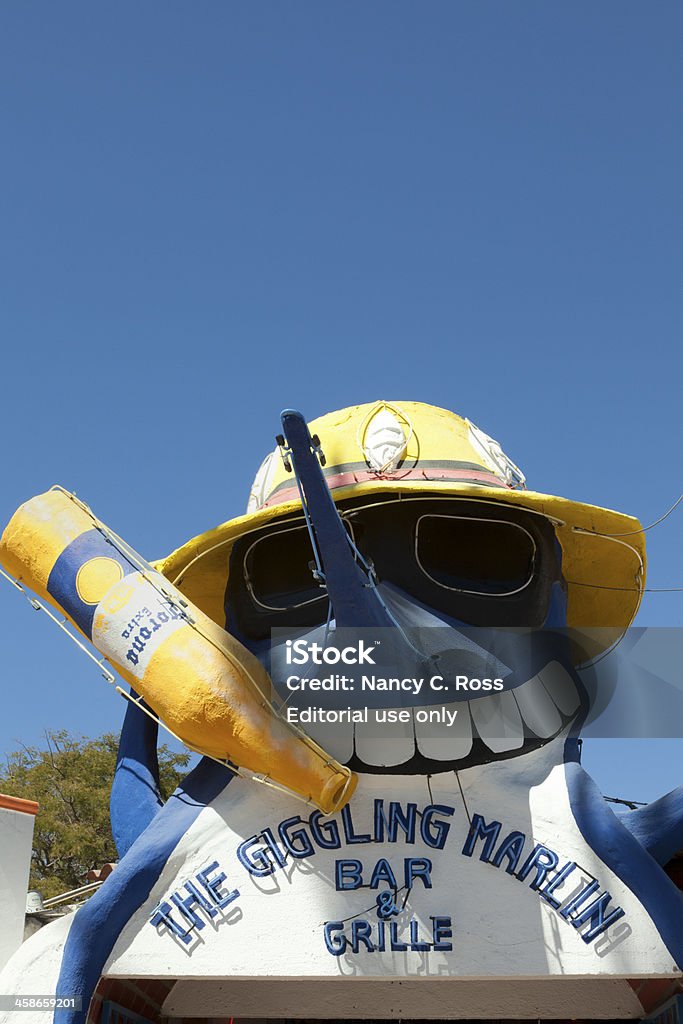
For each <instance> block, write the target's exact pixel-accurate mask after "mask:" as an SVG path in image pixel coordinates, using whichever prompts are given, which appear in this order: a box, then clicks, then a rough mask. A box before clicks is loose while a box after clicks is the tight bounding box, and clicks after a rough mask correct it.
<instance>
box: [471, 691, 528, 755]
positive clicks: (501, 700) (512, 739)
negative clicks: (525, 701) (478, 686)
mask: <svg viewBox="0 0 683 1024" xmlns="http://www.w3.org/2000/svg"><path fill="white" fill-rule="evenodd" d="M470 711H471V712H472V719H473V721H474V724H475V726H476V729H477V732H478V733H479V735H480V736H481V738H482V740H483V741H484V743H485V744H486V746H487V747H488V748H489V750H492V751H493V753H494V754H501V753H503V752H504V751H506V750H517V748H518V747H521V746H522V744H523V743H524V727H523V725H522V718H521V715H520V713H519V708H518V707H517V703H516V701H515V698H514V697H513V696H512V692H511V691H510V690H506V691H504V692H503V693H492V694H491V695H490V696H489V697H484V698H482V699H480V700H473V701H470Z"/></svg>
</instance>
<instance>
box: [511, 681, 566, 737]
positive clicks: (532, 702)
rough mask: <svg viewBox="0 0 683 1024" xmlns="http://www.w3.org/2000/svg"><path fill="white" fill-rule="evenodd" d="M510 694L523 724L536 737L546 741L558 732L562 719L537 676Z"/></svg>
mask: <svg viewBox="0 0 683 1024" xmlns="http://www.w3.org/2000/svg"><path fill="white" fill-rule="evenodd" d="M511 692H512V694H513V695H514V698H515V700H516V701H517V705H518V707H519V710H520V711H521V712H522V718H523V719H524V722H525V724H526V725H528V727H529V728H530V729H531V731H532V732H533V733H535V734H536V736H540V738H541V739H548V737H550V736H554V735H555V733H556V732H559V730H560V728H561V727H562V717H561V715H560V713H559V711H558V710H557V708H556V707H555V705H554V704H553V702H552V700H551V699H550V696H549V695H548V691H547V690H546V689H545V687H544V686H543V683H542V682H541V680H540V679H539V678H538V676H534V677H533V679H528V680H527V681H526V683H524V685H523V686H518V687H517V689H516V690H512V691H511Z"/></svg>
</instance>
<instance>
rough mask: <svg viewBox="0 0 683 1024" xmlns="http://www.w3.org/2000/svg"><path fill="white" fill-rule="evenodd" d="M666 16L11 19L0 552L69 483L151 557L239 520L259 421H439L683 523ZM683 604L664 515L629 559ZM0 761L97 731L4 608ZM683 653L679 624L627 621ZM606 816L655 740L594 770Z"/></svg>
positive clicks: (149, 11)
mask: <svg viewBox="0 0 683 1024" xmlns="http://www.w3.org/2000/svg"><path fill="white" fill-rule="evenodd" d="M682 36H683V7H682V6H681V5H680V4H679V3H676V2H666V0H659V2H657V3H654V4H647V5H644V4H642V3H640V2H633V0H603V2H602V3H600V4H594V3H589V2H580V0H579V2H573V3H565V4H557V3H547V2H545V0H539V2H533V0H518V2H516V3H509V2H507V0H506V2H489V0H468V2H457V0H448V2H434V0H432V2H426V3H416V2H412V3H405V2H401V0H374V2H372V3H365V2H354V0H349V2H345V3H324V4H320V3H313V2H300V0H291V2H288V3H282V2H279V0H277V2H258V3H248V2H242V3H230V2H222V0H221V2H218V0H204V2H203V3H201V4H191V3H187V2H178V0H164V2H163V3H162V2H160V0H150V2H147V3H144V4H139V3H132V2H130V0H120V2H118V3H116V4H110V5H103V4H92V3H89V2H70V0H64V2H61V3H59V4H54V3H48V2H34V0H24V2H22V3H15V4H3V5H2V8H1V10H0V96H1V103H0V133H1V135H0V137H1V141H2V160H1V161H0V181H1V186H2V187H1V188H0V203H1V204H2V213H1V220H0V223H1V225H2V228H1V231H0V260H1V264H2V265H1V267H0V290H1V302H0V317H1V321H0V322H1V325H2V352H1V360H2V361H1V363H0V373H1V386H2V402H1V405H0V437H1V438H2V445H1V451H2V478H1V479H2V482H1V484H0V522H1V523H2V524H3V525H4V523H5V522H6V521H7V519H8V518H9V517H10V515H11V514H12V512H13V511H14V509H15V508H16V507H17V505H18V504H19V503H20V502H21V501H23V500H25V499H26V498H28V497H30V496H31V495H33V494H35V493H38V492H40V491H42V490H45V489H46V488H47V487H49V486H50V485H51V484H53V483H55V482H60V483H62V484H63V485H65V486H66V487H68V488H69V489H73V490H75V491H77V492H78V494H79V495H80V496H81V497H83V498H84V499H85V500H86V501H88V503H89V504H91V505H92V506H93V507H94V509H95V510H96V512H97V513H98V514H99V515H100V517H101V518H102V519H103V520H104V521H105V522H107V523H109V524H110V525H111V526H112V527H113V528H114V529H116V531H117V532H118V533H120V534H121V535H122V536H124V537H125V538H126V539H127V540H128V541H129V542H130V543H131V544H133V545H134V546H135V547H137V549H138V550H139V551H140V552H141V553H143V554H144V555H146V556H147V557H149V558H154V557H158V556H160V555H163V554H165V553H167V552H168V551H170V550H171V549H173V548H174V547H177V546H178V545H179V544H181V543H182V542H183V541H184V540H186V539H188V538H189V537H190V536H192V535H194V534H196V533H198V532H200V531H202V530H204V529H206V528H208V527H210V526H212V525H215V524H216V523H217V522H220V521H223V520H225V519H228V518H231V517H232V516H234V515H236V514H238V513H240V512H241V511H243V509H244V506H245V503H246V497H247V493H248V489H249V484H250V482H251V479H252V476H253V474H254V471H255V469H256V467H257V465H258V463H259V462H260V460H261V458H262V456H263V455H264V454H265V452H266V451H267V450H269V449H270V448H271V447H272V444H273V436H274V434H275V433H276V432H277V431H278V429H279V416H278V414H279V411H280V409H281V408H283V407H286V406H295V407H300V408H301V409H302V410H303V411H304V412H305V413H306V415H307V416H309V417H313V416H315V415H317V414H320V413H322V412H325V411H328V410H330V409H333V408H338V407H341V406H344V405H349V404H353V403H356V402H363V401H370V400H374V399H376V398H387V399H395V400H396V399H399V400H400V399H416V400H420V401H426V402H431V403H433V404H436V405H442V406H446V407H448V408H452V409H454V410H456V411H458V412H460V413H462V414H464V415H467V416H469V417H470V418H471V419H472V420H474V422H475V423H477V424H478V425H480V426H481V427H482V428H483V429H484V430H486V431H487V432H488V433H489V434H492V435H493V436H494V437H497V438H498V439H499V440H500V441H501V442H502V443H503V445H504V447H505V449H506V450H507V451H508V452H509V454H510V455H511V457H512V458H513V459H514V460H515V461H516V462H518V463H519V464H520V465H521V466H522V468H523V469H524V470H525V472H526V475H527V478H528V481H529V485H530V486H531V487H533V488H536V489H539V490H545V491H548V492H550V493H557V494H565V495H567V496H570V497H573V498H577V499H582V500H585V501H589V502H592V503H595V504H603V505H607V506H610V507H614V508H618V509H621V510H624V511H627V512H631V513H633V514H636V515H638V516H639V517H640V518H641V520H643V521H644V522H651V521H652V520H654V519H656V518H657V517H658V516H659V515H660V514H661V513H662V512H663V511H664V510H665V509H666V508H668V507H669V505H670V504H671V503H672V502H673V501H674V499H675V498H676V497H677V496H678V495H679V494H680V493H681V491H682V490H683V486H682V480H683V473H682V472H681V460H680V450H681V425H680V424H681V413H680V409H681V397H680V395H681V370H682V359H681V354H680V345H681V321H682V315H681V310H682V307H681V281H683V258H682V250H681V239H682V238H683V217H682V213H683V190H682V189H681V181H683V136H682V135H681V124H682V123H683V62H682V61H681V38H682ZM648 536H649V545H650V546H649V550H650V579H649V583H650V585H652V586H659V587H666V586H683V565H682V564H681V563H682V561H683V559H682V556H681V551H682V550H683V511H681V510H678V513H677V514H676V513H674V515H673V516H672V517H671V518H670V519H669V520H667V522H666V523H664V524H663V525H662V526H660V527H657V528H656V529H655V530H653V531H652V532H651V533H650V534H649V535H648ZM0 584H1V585H0V614H1V616H2V618H1V620H0V630H1V638H2V642H1V646H0V674H1V675H0V678H1V679H2V685H3V714H2V718H1V720H0V751H7V750H11V749H14V748H15V747H16V746H17V744H18V743H19V742H25V743H30V742H34V741H37V740H40V737H41V734H42V733H43V731H44V729H45V728H47V727H55V728H57V727H67V728H70V729H72V730H75V731H77V732H82V733H85V734H88V735H94V734H97V733H98V732H100V731H102V730H104V729H115V728H117V727H118V724H119V722H120V720H121V716H122V714H123V710H124V708H123V702H122V700H121V698H119V697H117V696H116V694H115V693H114V692H113V691H111V690H110V689H108V687H107V684H106V683H105V682H104V681H103V680H101V679H99V678H98V675H97V672H96V670H94V669H93V668H91V666H90V665H89V663H88V661H87V659H85V658H84V657H83V656H82V655H80V654H79V653H78V652H77V651H76V649H75V648H73V649H72V646H71V645H69V643H68V641H66V640H64V639H63V638H62V637H61V636H60V635H59V634H58V631H57V630H56V629H55V628H54V627H52V626H51V625H50V624H49V623H48V622H47V620H44V619H42V618H39V617H38V616H36V615H35V613H33V612H32V611H31V610H30V608H29V607H28V606H27V605H25V604H24V603H22V602H21V601H20V600H19V599H18V598H17V597H15V596H14V593H13V592H12V591H11V590H10V588H9V587H8V586H5V585H4V584H3V583H2V581H0ZM638 621H639V622H641V623H644V624H645V623H647V624H655V623H658V624H663V625H664V624H667V625H681V624H683V594H662V595H649V596H647V597H646V600H645V602H644V605H643V610H642V612H641V616H640V619H639V620H638ZM587 747H588V749H587V750H586V756H585V763H586V764H587V766H588V767H589V769H590V770H591V772H592V773H593V774H594V776H595V777H596V779H597V780H598V782H599V783H600V785H601V787H602V788H603V790H604V791H605V792H608V793H610V794H617V795H623V796H628V797H631V798H634V799H641V800H645V799H649V798H651V797H653V796H656V795H658V794H659V793H661V792H664V791H666V790H667V789H670V788H672V787H673V785H675V784H677V783H679V782H680V781H681V770H680V769H681V760H682V757H681V755H682V753H683V746H682V744H681V743H680V742H678V741H669V742H666V743H665V742H663V741H660V742H655V743H653V742H650V743H647V744H645V743H638V744H636V743H634V742H632V743H630V744H626V743H624V742H619V743H615V742H614V741H610V743H609V744H607V743H600V744H598V743H597V742H595V741H594V742H593V743H592V744H587Z"/></svg>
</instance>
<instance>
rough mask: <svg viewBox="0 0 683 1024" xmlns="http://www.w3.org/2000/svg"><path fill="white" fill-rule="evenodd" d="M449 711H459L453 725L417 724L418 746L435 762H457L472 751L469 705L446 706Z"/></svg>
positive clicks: (421, 751)
mask: <svg viewBox="0 0 683 1024" xmlns="http://www.w3.org/2000/svg"><path fill="white" fill-rule="evenodd" d="M444 708H445V709H446V710H447V711H451V712H453V711H457V715H456V716H455V721H454V722H453V725H444V724H436V723H434V722H426V723H422V722H416V723H415V732H416V735H417V746H418V749H419V751H420V753H421V754H422V755H423V756H424V757H431V758H433V759H434V760H435V761H457V760H459V759H460V758H461V757H467V755H468V754H469V752H470V750H471V749H472V719H471V718H470V710H469V704H468V702H467V701H464V700H463V701H459V702H458V703H457V704H444Z"/></svg>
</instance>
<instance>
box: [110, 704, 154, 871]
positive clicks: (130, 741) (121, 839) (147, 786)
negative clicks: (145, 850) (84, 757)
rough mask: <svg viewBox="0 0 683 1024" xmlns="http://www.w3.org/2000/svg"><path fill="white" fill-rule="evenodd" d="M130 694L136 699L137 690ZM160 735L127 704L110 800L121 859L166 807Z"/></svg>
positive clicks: (151, 722) (115, 839)
mask: <svg viewBox="0 0 683 1024" xmlns="http://www.w3.org/2000/svg"><path fill="white" fill-rule="evenodd" d="M130 692H131V696H132V697H134V698H136V699H137V694H136V693H135V691H134V690H131V691H130ZM158 734H159V726H158V725H157V723H156V722H155V721H154V720H153V719H151V718H150V717H149V715H146V714H145V712H144V711H142V710H141V709H140V708H138V707H136V706H135V705H134V704H131V703H128V707H127V708H126V715H125V718H124V720H123V728H122V729H121V737H120V739H119V752H118V757H117V760H116V771H115V773H114V781H113V783H112V787H111V797H110V800H109V812H110V816H111V830H112V834H113V836H114V842H115V844H116V849H117V850H118V854H119V857H120V858H121V857H124V856H125V854H126V853H127V852H128V850H129V849H130V847H131V846H132V845H133V843H134V842H135V840H136V839H137V838H138V836H139V835H141V834H142V833H143V832H144V831H145V829H146V828H147V826H148V825H149V823H150V822H151V821H152V819H153V818H154V817H156V815H157V813H158V811H159V809H160V808H161V807H162V805H163V800H162V799H161V790H160V788H159V761H158V759H157V738H158Z"/></svg>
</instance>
